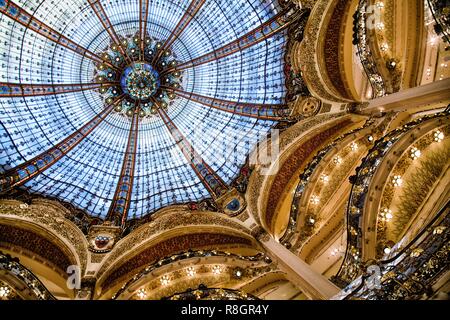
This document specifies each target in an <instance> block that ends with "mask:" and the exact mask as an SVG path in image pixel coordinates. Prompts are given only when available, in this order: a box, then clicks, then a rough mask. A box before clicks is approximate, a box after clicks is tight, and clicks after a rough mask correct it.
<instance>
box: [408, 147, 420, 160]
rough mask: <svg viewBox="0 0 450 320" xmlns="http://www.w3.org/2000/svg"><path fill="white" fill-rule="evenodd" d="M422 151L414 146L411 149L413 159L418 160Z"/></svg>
mask: <svg viewBox="0 0 450 320" xmlns="http://www.w3.org/2000/svg"><path fill="white" fill-rule="evenodd" d="M420 155H421V152H420V150H419V149H417V148H416V147H414V148H412V149H411V151H410V156H411V158H412V159H413V160H416V159H418V158H419V157H420Z"/></svg>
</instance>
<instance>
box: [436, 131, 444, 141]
mask: <svg viewBox="0 0 450 320" xmlns="http://www.w3.org/2000/svg"><path fill="white" fill-rule="evenodd" d="M444 137H445V136H444V133H443V132H442V131H440V130H438V131H436V132H435V133H434V141H436V142H441V141H442V140H444Z"/></svg>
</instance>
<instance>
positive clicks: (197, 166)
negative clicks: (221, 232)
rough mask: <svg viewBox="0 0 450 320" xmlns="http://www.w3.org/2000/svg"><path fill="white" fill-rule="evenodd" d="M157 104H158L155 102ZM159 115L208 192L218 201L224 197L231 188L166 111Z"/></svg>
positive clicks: (160, 112)
mask: <svg viewBox="0 0 450 320" xmlns="http://www.w3.org/2000/svg"><path fill="white" fill-rule="evenodd" d="M155 103H157V102H156V101H155ZM158 113H159V115H160V116H161V119H162V120H163V122H164V124H165V125H166V127H167V130H168V131H169V132H170V134H171V135H172V137H173V139H174V140H175V142H176V144H177V145H178V147H179V148H180V150H181V153H183V155H184V156H185V157H186V160H187V161H188V162H189V164H190V165H191V167H192V169H193V170H194V172H195V174H196V175H197V176H198V178H199V179H200V181H201V182H202V183H203V185H204V186H205V188H206V189H207V190H208V192H209V194H210V195H211V197H212V198H213V199H214V200H216V199H218V198H219V197H220V196H221V195H223V194H224V193H225V192H226V191H227V190H228V189H229V188H228V185H227V184H226V183H225V182H224V181H223V180H222V178H220V176H219V175H218V174H217V173H216V172H215V171H214V170H213V169H212V168H211V167H210V166H209V165H208V164H207V163H206V162H205V160H203V158H202V157H201V155H200V154H198V152H197V151H195V149H194V147H193V146H192V145H191V143H190V142H189V141H188V140H187V139H186V137H185V136H184V135H183V134H182V133H181V131H180V130H179V129H178V128H177V126H176V125H175V123H173V121H172V120H171V119H170V117H169V116H168V115H167V113H166V111H165V110H164V109H162V108H158Z"/></svg>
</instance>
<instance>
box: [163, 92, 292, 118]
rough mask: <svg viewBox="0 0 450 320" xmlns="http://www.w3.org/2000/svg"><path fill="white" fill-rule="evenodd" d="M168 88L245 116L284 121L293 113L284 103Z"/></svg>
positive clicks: (203, 103)
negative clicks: (248, 101) (223, 97)
mask: <svg viewBox="0 0 450 320" xmlns="http://www.w3.org/2000/svg"><path fill="white" fill-rule="evenodd" d="M166 89H167V90H168V91H173V92H174V93H176V94H177V95H178V96H180V97H183V98H185V99H187V100H190V101H193V102H197V103H200V104H202V105H204V106H207V107H211V108H214V109H217V110H221V111H224V112H229V113H233V114H237V115H240V116H244V117H251V118H257V119H262V120H273V121H282V120H286V119H287V118H288V117H289V115H290V113H291V110H290V109H289V107H288V106H287V105H284V104H254V103H244V102H237V101H227V100H221V99H217V98H212V97H207V96H203V95H199V94H196V93H193V92H186V91H183V90H181V89H177V88H166Z"/></svg>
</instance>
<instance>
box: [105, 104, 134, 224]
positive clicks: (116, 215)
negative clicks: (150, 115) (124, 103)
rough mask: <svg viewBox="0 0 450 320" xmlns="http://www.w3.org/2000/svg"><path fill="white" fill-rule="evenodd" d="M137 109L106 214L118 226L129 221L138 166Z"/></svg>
mask: <svg viewBox="0 0 450 320" xmlns="http://www.w3.org/2000/svg"><path fill="white" fill-rule="evenodd" d="M136 104H139V102H136ZM137 110H138V109H137V108H135V111H134V112H133V117H132V119H131V126H130V133H129V135H128V142H127V148H126V151H125V155H124V157H123V164H122V170H121V172H120V177H119V182H118V184H117V188H116V192H115V194H114V199H113V201H112V203H111V206H110V208H109V211H108V215H107V216H106V219H107V220H109V221H112V222H114V224H115V225H117V226H118V225H120V226H124V225H125V222H126V221H127V217H128V210H129V208H130V201H131V193H132V191H133V180H134V168H135V166H136V150H137V143H138V136H139V114H138V111H137Z"/></svg>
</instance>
